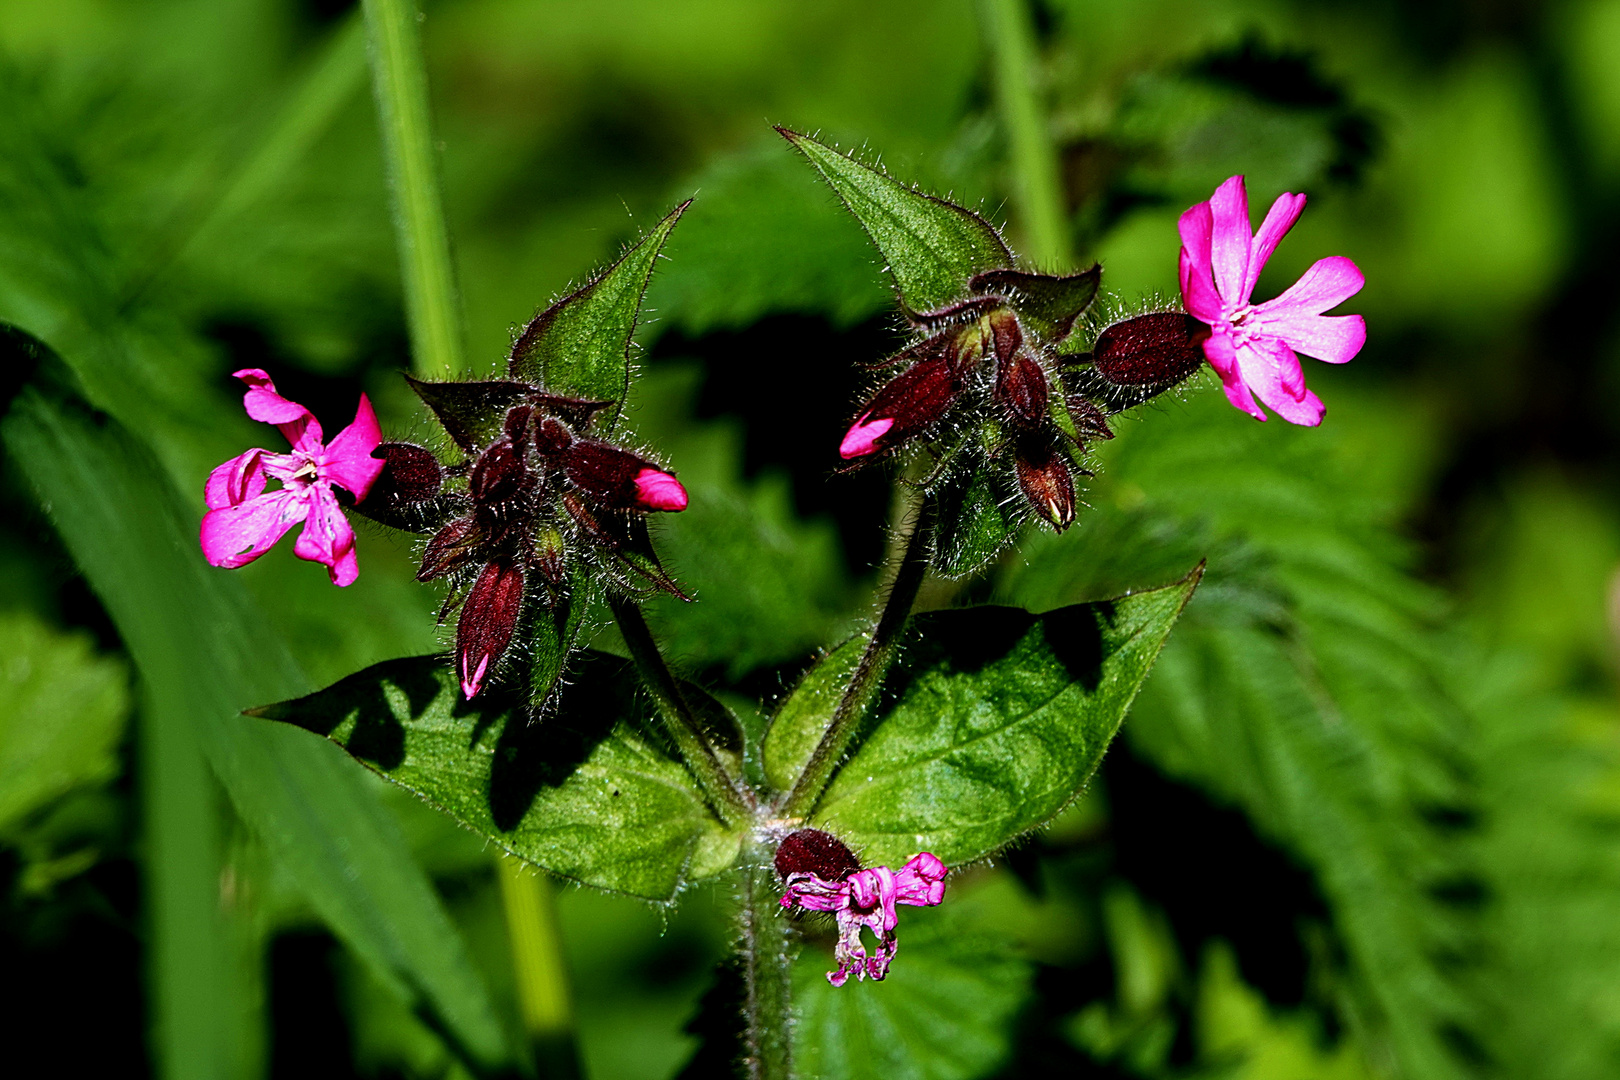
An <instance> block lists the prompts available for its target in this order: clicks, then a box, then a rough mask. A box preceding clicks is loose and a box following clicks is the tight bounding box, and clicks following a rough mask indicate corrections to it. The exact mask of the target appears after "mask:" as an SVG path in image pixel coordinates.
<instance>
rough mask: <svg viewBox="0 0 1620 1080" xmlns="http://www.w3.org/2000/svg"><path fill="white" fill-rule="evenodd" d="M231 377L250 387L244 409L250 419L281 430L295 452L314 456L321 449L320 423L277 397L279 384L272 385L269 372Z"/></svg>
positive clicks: (256, 370) (255, 370)
mask: <svg viewBox="0 0 1620 1080" xmlns="http://www.w3.org/2000/svg"><path fill="white" fill-rule="evenodd" d="M231 375H232V377H234V378H237V379H241V380H242V381H243V382H244V383H246V384H247V388H248V390H247V393H246V394H245V395H243V398H242V405H243V407H244V408H246V409H247V414H248V415H249V416H251V417H253V419H255V420H258V421H260V422H261V423H265V424H274V425H276V426H277V427H278V428H280V429H281V433H282V434H283V435H285V436H286V437H287V442H288V443H290V444H291V445H292V448H293V449H294V450H303V451H305V452H310V451H314V450H318V449H319V448H320V445H321V424H320V421H319V420H316V419H315V415H314V414H313V413H311V412H310V411H309V410H308V409H306V408H304V407H303V406H302V405H300V404H298V403H297V402H296V401H288V400H287V399H286V398H284V397H282V396H281V395H280V394H278V393H276V384H275V383H273V382H271V381H270V375H269V373H268V372H265V371H264V370H262V369H260V368H243V369H242V370H240V371H233V372H231Z"/></svg>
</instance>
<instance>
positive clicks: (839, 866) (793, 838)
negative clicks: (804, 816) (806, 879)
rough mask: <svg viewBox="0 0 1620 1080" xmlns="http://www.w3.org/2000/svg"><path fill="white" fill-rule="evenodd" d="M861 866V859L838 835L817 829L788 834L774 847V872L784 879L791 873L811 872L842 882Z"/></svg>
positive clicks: (824, 878) (820, 876)
mask: <svg viewBox="0 0 1620 1080" xmlns="http://www.w3.org/2000/svg"><path fill="white" fill-rule="evenodd" d="M860 868H861V861H860V860H859V859H857V858H856V857H855V853H854V852H853V851H851V850H849V847H848V845H846V844H845V843H844V842H843V841H842V840H840V839H838V837H836V836H834V835H833V834H832V833H829V832H822V831H821V830H820V829H800V830H799V831H798V832H791V833H788V834H787V835H786V836H785V837H783V838H782V843H781V844H779V845H778V846H777V848H776V873H777V874H778V875H779V876H780V877H781V878H782V880H783V881H786V880H787V879H788V877H789V876H790V875H792V874H814V875H816V877H818V878H820V879H821V880H823V881H843V880H844V879H845V878H847V877H849V875H851V874H853V873H855V871H857V870H859V869H860Z"/></svg>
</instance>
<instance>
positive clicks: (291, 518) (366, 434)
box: [200, 368, 383, 585]
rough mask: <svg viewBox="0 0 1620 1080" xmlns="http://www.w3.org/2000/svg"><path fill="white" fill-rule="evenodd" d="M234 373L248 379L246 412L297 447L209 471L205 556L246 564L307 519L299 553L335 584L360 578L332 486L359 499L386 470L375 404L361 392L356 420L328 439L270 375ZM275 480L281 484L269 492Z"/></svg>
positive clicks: (350, 533)
mask: <svg viewBox="0 0 1620 1080" xmlns="http://www.w3.org/2000/svg"><path fill="white" fill-rule="evenodd" d="M234 375H235V377H236V378H238V379H240V380H242V382H244V383H246V384H247V388H248V390H247V394H246V395H245V396H244V398H243V405H244V407H245V408H246V409H247V414H248V415H249V416H251V417H253V419H255V420H260V421H263V422H264V423H267V424H275V425H276V426H277V427H279V428H280V429H281V433H282V435H284V436H286V438H287V441H288V442H289V443H291V444H292V452H291V453H288V454H275V453H271V452H270V451H269V450H249V451H248V452H247V453H245V454H242V455H241V456H239V457H235V458H232V459H231V460H230V461H227V462H225V464H223V465H221V466H219V467H218V468H217V469H215V470H214V471H213V472H212V473H210V474H209V476H208V484H207V486H206V487H205V488H204V491H203V499H204V501H205V502H206V503H207V504H208V513H207V514H206V515H204V517H203V520H202V530H201V536H200V539H201V542H202V549H203V555H204V557H206V558H207V559H208V561H209V562H210V563H212V564H213V565H214V566H223V567H229V568H233V569H234V568H235V567H239V566H246V565H247V564H248V563H250V562H252V561H253V560H254V559H257V558H258V557H259V556H260V555H263V554H264V553H265V552H266V551H269V550H270V548H272V547H273V546H275V543H276V541H277V540H280V539H281V538H282V537H283V536H285V535H286V533H287V530H289V529H291V528H292V527H293V526H294V525H297V524H298V523H300V522H302V523H303V526H304V528H303V530H302V531H301V532H300V533H299V534H298V540H297V542H296V543H295V544H294V545H293V554H295V555H297V556H298V557H299V558H300V559H308V560H309V561H311V562H318V563H321V564H323V565H325V566H326V568H327V571H328V573H329V574H330V575H331V578H332V583H333V584H334V585H349V584H351V583H353V581H354V580H355V578H356V577H357V576H359V573H360V568H359V564H358V562H357V560H356V559H355V556H354V529H353V528H352V527H351V526H350V525H349V519H348V518H346V517H345V516H344V515H343V508H342V507H341V506H340V505H339V504H338V500H337V496H336V494H334V492H333V490H332V489H333V486H334V485H335V486H337V487H341V488H343V489H344V490H346V491H348V492H349V494H351V495H353V496H354V499H355V502H357V503H358V502H360V501H361V500H363V499H364V498H365V497H366V495H367V494H368V493H369V492H370V491H371V486H372V484H373V483H374V482H375V481H376V479H377V476H378V474H380V473H381V472H382V470H383V463H382V462H380V461H378V460H377V459H376V458H374V457H372V456H371V453H372V451H373V450H374V449H376V447H377V445H378V444H379V443H380V442H381V440H382V432H381V431H380V429H379V428H378V426H377V415H376V413H374V412H373V411H372V409H371V402H370V401H369V400H367V398H366V395H364V394H361V395H360V405H359V408H358V409H357V410H356V411H355V417H354V422H353V423H352V424H350V425H349V426H348V427H346V428H344V429H343V430H342V431H340V432H338V434H337V437H336V438H334V439H333V440H332V441H331V442H330V443H325V444H323V443H322V439H321V436H322V434H323V433H322V431H321V424H320V421H319V420H316V419H315V417H314V415H313V414H311V413H310V411H309V410H308V409H306V408H304V407H303V406H302V405H300V404H298V403H297V402H295V401H288V400H287V399H286V398H284V397H282V396H281V395H280V394H278V393H276V387H275V384H274V383H273V382H271V381H270V376H269V375H268V374H266V373H265V372H263V371H261V370H260V369H258V368H243V369H242V370H241V371H237V372H235V373H234ZM269 480H279V481H281V485H282V486H281V487H280V488H279V489H277V490H275V491H269V492H267V491H265V487H266V486H267V484H268V481H269Z"/></svg>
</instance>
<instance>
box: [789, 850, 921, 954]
mask: <svg viewBox="0 0 1620 1080" xmlns="http://www.w3.org/2000/svg"><path fill="white" fill-rule="evenodd" d="M859 866H860V864H859V863H858V862H856V861H855V856H854V855H853V854H852V853H851V852H850V850H849V848H847V847H845V846H844V844H843V842H842V841H840V840H839V839H838V838H837V837H835V836H833V835H832V834H830V833H824V832H821V831H820V830H819V829H801V830H799V831H798V832H796V833H792V834H790V835H789V836H788V837H787V838H786V839H785V840H783V841H782V844H781V846H780V847H779V848H777V853H776V869H777V872H778V873H780V874H781V875H782V877H783V880H784V881H785V882H786V883H787V892H785V893H783V894H782V906H783V907H785V908H791V907H794V906H795V905H797V906H798V907H801V908H804V909H806V910H808V911H830V912H832V914H833V917H834V918H836V919H837V920H838V945H837V947H836V948H835V950H834V956H835V958H836V959H837V961H838V970H836V971H829V972H828V973H827V981H828V982H830V983H832V984H833V985H834V986H843V985H844V983H845V982H847V981H848V980H849V976H850V974H851V973H854V975H855V977H856V978H858V979H865V978H868V977H870V978H872V979H874V980H878V981H881V980H882V979H883V978H884V977H885V976H887V975H888V974H889V964H890V963H891V962H893V960H894V954H895V951H896V950H897V949H898V948H899V943H898V942H897V941H896V940H895V933H894V930H895V926H896V925H897V924H898V923H899V916H898V914H897V912H896V911H895V905H896V904H910V905H912V906H914V907H932V906H933V905H935V904H938V903H939V902H940V901H942V900H944V899H945V874H946V869H945V864H944V863H942V862H940V861H939V860H938V859H937V858H935V857H934V856H933V855H930V854H929V853H928V852H926V851H925V852H922V853H921V854H919V855H915V856H913V857H912V858H911V860H910V861H908V862H907V863H906V865H905V866H903V867H901V868H900V869H899V870H891V869H890V868H889V867H887V866H874V867H872V868H871V869H869V870H862V869H860V868H859ZM796 867H803V869H795V868H796ZM818 871H821V872H820V873H818ZM823 873H825V874H826V876H823ZM862 927H865V928H866V929H867V930H870V931H871V932H872V936H873V937H874V938H876V939H877V949H876V951H875V952H873V953H872V954H871V955H870V956H868V955H867V952H866V946H865V944H864V943H863V942H862V941H861V928H862Z"/></svg>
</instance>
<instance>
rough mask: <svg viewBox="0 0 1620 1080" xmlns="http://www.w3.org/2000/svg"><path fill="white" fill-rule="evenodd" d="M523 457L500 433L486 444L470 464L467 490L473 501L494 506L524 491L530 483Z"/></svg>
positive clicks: (530, 479) (530, 478)
mask: <svg viewBox="0 0 1620 1080" xmlns="http://www.w3.org/2000/svg"><path fill="white" fill-rule="evenodd" d="M532 482H533V480H532V477H530V476H529V470H528V469H526V468H524V465H523V459H522V458H521V457H519V456H518V454H517V452H516V451H515V450H514V449H513V448H512V444H511V442H509V441H508V440H507V439H506V438H504V437H502V438H499V439H496V440H495V441H494V442H493V443H491V444H490V447H489V449H488V450H485V451H484V452H483V453H482V454H480V455H479V457H478V461H477V463H476V464H474V465H473V470H472V478H471V480H470V481H469V482H468V490H469V491H470V492H471V493H472V497H473V502H474V503H477V504H479V505H481V506H486V507H487V506H494V505H498V504H500V503H504V502H509V501H511V500H512V499H515V498H517V497H518V496H519V495H521V494H522V493H523V492H524V491H526V490H527V489H528V488H529V487H530V486H531V484H532Z"/></svg>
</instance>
